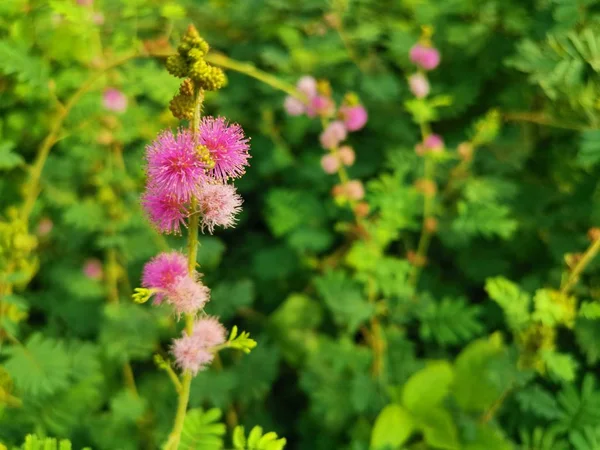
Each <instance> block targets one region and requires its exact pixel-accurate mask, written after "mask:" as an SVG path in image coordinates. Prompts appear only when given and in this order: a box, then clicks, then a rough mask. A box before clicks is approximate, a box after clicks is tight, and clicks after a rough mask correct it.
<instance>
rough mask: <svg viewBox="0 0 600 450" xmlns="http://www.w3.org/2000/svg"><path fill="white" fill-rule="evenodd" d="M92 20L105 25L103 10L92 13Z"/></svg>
mask: <svg viewBox="0 0 600 450" xmlns="http://www.w3.org/2000/svg"><path fill="white" fill-rule="evenodd" d="M92 22H94V24H96V25H103V24H104V14H102V13H101V12H95V13H94V14H93V15H92ZM125 107H127V99H125Z"/></svg>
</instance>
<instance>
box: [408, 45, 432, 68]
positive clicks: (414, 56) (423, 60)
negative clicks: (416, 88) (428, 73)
mask: <svg viewBox="0 0 600 450" xmlns="http://www.w3.org/2000/svg"><path fill="white" fill-rule="evenodd" d="M409 56H410V60H411V61H412V62H413V63H414V64H416V65H417V66H419V67H421V68H422V69H425V70H433V69H435V68H436V67H437V66H438V65H439V63H440V52H439V51H438V50H437V49H435V48H433V47H426V46H424V45H421V44H415V45H414V46H413V47H412V48H411V49H410V55H409Z"/></svg>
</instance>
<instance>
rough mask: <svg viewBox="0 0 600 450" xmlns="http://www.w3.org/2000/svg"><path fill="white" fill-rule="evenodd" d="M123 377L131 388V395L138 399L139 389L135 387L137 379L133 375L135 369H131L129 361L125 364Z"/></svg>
mask: <svg viewBox="0 0 600 450" xmlns="http://www.w3.org/2000/svg"><path fill="white" fill-rule="evenodd" d="M123 376H124V378H125V384H126V385H127V387H128V388H129V390H130V391H131V393H132V394H133V395H134V396H135V397H138V396H139V394H138V390H137V387H136V385H135V377H134V375H133V369H132V368H131V364H130V363H129V361H127V362H126V363H125V364H123Z"/></svg>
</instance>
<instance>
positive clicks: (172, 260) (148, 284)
mask: <svg viewBox="0 0 600 450" xmlns="http://www.w3.org/2000/svg"><path fill="white" fill-rule="evenodd" d="M187 274H188V267H187V258H186V257H185V255H183V254H182V253H180V252H176V251H172V252H168V253H161V254H160V255H158V256H155V257H154V258H152V259H151V260H150V261H148V262H147V263H146V265H145V266H144V272H143V274H142V286H143V287H145V288H148V289H155V290H156V293H155V297H154V302H155V303H160V302H161V301H162V300H163V299H164V297H165V295H167V292H168V291H169V290H170V289H171V288H172V287H173V286H174V285H175V283H176V282H177V280H179V279H180V278H182V277H186V276H187Z"/></svg>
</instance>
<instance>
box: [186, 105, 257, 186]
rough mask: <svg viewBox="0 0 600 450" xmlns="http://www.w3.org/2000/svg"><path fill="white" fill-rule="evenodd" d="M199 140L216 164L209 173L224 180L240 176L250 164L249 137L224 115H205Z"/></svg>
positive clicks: (217, 178)
mask: <svg viewBox="0 0 600 450" xmlns="http://www.w3.org/2000/svg"><path fill="white" fill-rule="evenodd" d="M198 142H199V143H200V144H201V145H204V146H205V147H206V148H207V149H208V151H209V153H210V158H211V159H212V163H214V166H213V167H212V168H210V169H209V171H208V173H209V174H210V175H211V176H212V177H214V178H215V179H216V180H220V181H222V182H225V181H227V180H228V179H229V178H239V177H241V176H242V175H243V174H244V173H245V172H246V169H245V167H246V166H248V165H249V163H248V159H250V154H249V149H250V146H249V139H248V138H246V137H245V136H244V130H242V127H241V126H239V125H238V124H236V123H233V124H229V123H227V121H226V120H225V119H224V118H223V117H218V118H215V117H211V116H205V117H204V118H203V119H202V122H201V123H200V136H199V139H198Z"/></svg>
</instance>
